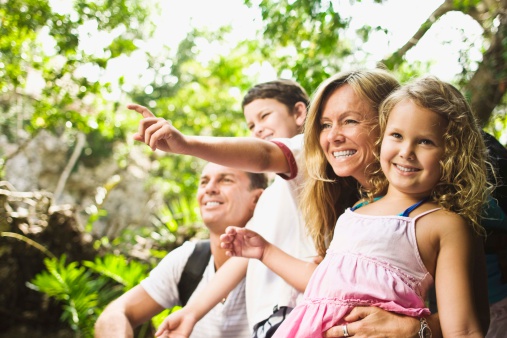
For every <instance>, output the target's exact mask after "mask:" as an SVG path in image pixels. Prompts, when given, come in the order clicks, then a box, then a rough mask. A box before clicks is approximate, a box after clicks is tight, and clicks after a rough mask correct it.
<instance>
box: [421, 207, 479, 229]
mask: <svg viewBox="0 0 507 338" xmlns="http://www.w3.org/2000/svg"><path fill="white" fill-rule="evenodd" d="M437 208H439V206H438V205H437V204H436V203H432V202H430V203H427V204H426V205H424V206H421V208H420V209H419V210H418V213H417V214H416V215H414V216H413V217H414V218H417V223H418V225H425V226H428V227H431V228H434V229H435V230H442V231H445V232H447V231H453V230H454V231H458V230H460V231H461V230H465V229H469V228H471V226H470V225H469V224H468V223H467V221H466V220H465V219H464V218H463V217H462V216H460V215H458V214H457V213H455V212H452V211H449V210H445V209H438V210H435V209H437ZM431 210H434V211H432V212H429V211H431ZM425 213H426V214H425ZM421 215H422V216H421ZM418 216H419V217H418Z"/></svg>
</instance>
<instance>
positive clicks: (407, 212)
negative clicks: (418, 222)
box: [398, 197, 429, 217]
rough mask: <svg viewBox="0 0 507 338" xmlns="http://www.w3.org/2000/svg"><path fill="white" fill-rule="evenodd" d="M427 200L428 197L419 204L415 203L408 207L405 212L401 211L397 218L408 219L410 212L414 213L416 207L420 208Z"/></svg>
mask: <svg viewBox="0 0 507 338" xmlns="http://www.w3.org/2000/svg"><path fill="white" fill-rule="evenodd" d="M428 199H429V197H425V198H423V199H422V200H420V201H419V202H417V203H415V204H413V205H411V206H410V207H408V208H407V209H406V210H405V211H403V212H402V213H400V214H399V215H398V216H403V217H408V215H410V213H411V212H412V211H414V209H415V208H417V207H418V206H420V205H421V204H423V203H424V202H426V201H427V200H428Z"/></svg>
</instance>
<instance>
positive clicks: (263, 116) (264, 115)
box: [261, 113, 271, 120]
mask: <svg viewBox="0 0 507 338" xmlns="http://www.w3.org/2000/svg"><path fill="white" fill-rule="evenodd" d="M269 114H271V113H264V114H262V115H261V120H263V119H265V118H266V117H267V116H268V115H269Z"/></svg>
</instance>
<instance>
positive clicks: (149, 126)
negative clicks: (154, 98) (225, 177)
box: [127, 104, 290, 173]
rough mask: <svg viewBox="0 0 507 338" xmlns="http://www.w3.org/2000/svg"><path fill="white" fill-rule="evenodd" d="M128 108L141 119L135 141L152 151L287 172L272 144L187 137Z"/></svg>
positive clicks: (149, 114)
mask: <svg viewBox="0 0 507 338" xmlns="http://www.w3.org/2000/svg"><path fill="white" fill-rule="evenodd" d="M127 108H128V109H131V110H135V111H137V112H138V113H140V114H141V115H142V116H143V119H141V121H139V127H138V131H137V133H136V134H135V135H134V139H135V140H136V141H140V142H144V143H146V144H147V145H149V146H150V147H151V149H153V150H156V149H159V150H162V151H164V152H169V153H174V154H182V155H191V156H195V157H198V158H201V159H203V160H206V161H210V162H213V163H217V164H220V165H223V166H227V167H231V168H236V169H240V170H245V171H250V172H275V173H288V172H289V171H290V168H289V164H288V163H287V160H286V158H285V156H284V154H283V152H282V150H281V149H280V148H279V147H278V146H277V145H275V144H274V143H273V142H269V141H264V140H261V139H257V138H253V137H206V136H187V135H183V134H182V133H181V132H180V131H179V130H178V129H176V128H175V127H174V126H173V125H172V124H171V123H170V122H169V121H166V120H164V119H162V118H157V117H156V116H155V115H153V113H152V112H151V111H149V110H148V109H147V108H146V107H143V106H140V105H137V104H130V105H128V106H127Z"/></svg>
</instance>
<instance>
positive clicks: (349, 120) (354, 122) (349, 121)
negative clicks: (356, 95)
mask: <svg viewBox="0 0 507 338" xmlns="http://www.w3.org/2000/svg"><path fill="white" fill-rule="evenodd" d="M356 123H359V122H358V121H356V120H352V119H348V120H345V124H356Z"/></svg>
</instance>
